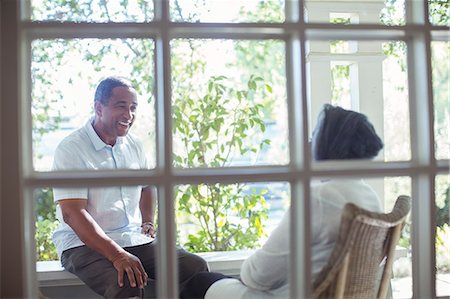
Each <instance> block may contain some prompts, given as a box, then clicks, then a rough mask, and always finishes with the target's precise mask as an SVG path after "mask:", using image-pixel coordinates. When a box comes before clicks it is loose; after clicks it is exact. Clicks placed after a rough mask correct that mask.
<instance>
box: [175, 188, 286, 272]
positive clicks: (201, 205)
mask: <svg viewBox="0 0 450 299" xmlns="http://www.w3.org/2000/svg"><path fill="white" fill-rule="evenodd" d="M175 194H176V200H177V204H176V208H177V210H176V211H177V215H176V217H177V224H178V243H179V245H181V246H182V247H184V248H186V249H187V250H189V251H191V252H211V251H236V250H254V249H258V248H260V247H261V246H262V245H263V244H264V242H265V241H266V240H267V238H268V236H270V233H271V232H272V231H273V230H274V229H275V228H276V227H277V225H278V223H279V222H280V221H281V219H282V217H283V215H284V213H285V211H286V210H287V208H288V207H289V205H290V188H289V184H288V183H286V182H279V183H275V182H270V183H267V182H261V183H238V184H231V185H224V184H213V185H207V184H200V185H180V186H177V188H176V189H175ZM236 270H239V269H236ZM237 274H239V272H238V273H237Z"/></svg>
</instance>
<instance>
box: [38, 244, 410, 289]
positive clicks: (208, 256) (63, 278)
mask: <svg viewBox="0 0 450 299" xmlns="http://www.w3.org/2000/svg"><path fill="white" fill-rule="evenodd" d="M253 252H254V251H253V250H240V251H217V252H200V253H197V254H198V255H199V256H201V257H203V258H204V259H205V260H206V261H207V262H208V265H209V267H210V270H211V271H213V272H220V273H223V274H225V275H229V276H238V275H239V272H240V268H241V265H242V263H243V262H244V261H245V260H246V259H247V257H249V256H250V255H251V254H252V253H253ZM407 254H408V253H407V249H406V248H403V247H400V246H397V248H396V250H395V259H398V258H400V257H406V256H407ZM36 272H37V279H38V284H39V286H40V287H60V286H78V285H84V284H83V282H82V281H81V280H79V279H78V277H76V276H75V275H73V274H72V273H69V272H67V271H66V270H64V268H63V267H62V266H61V263H60V261H47V262H37V263H36Z"/></svg>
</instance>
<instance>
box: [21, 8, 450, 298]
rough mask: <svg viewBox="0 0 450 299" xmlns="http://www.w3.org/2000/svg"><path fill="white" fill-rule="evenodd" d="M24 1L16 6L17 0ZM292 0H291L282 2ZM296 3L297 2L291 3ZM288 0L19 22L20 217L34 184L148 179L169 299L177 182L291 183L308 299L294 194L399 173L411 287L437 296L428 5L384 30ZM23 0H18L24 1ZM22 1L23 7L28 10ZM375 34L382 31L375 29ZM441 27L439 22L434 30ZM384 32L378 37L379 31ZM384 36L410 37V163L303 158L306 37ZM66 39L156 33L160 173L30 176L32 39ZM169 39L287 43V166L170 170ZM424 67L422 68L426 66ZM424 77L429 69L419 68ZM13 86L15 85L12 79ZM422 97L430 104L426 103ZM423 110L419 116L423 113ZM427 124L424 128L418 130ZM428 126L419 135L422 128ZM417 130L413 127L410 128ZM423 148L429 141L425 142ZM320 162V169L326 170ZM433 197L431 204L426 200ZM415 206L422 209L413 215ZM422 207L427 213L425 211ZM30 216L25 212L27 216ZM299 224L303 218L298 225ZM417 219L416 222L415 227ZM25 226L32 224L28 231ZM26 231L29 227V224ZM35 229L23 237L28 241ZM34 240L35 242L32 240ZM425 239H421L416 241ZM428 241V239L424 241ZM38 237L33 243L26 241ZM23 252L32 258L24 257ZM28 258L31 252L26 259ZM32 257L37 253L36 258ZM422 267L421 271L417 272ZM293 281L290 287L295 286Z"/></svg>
mask: <svg viewBox="0 0 450 299" xmlns="http://www.w3.org/2000/svg"><path fill="white" fill-rule="evenodd" d="M21 3H22V2H21ZM288 3H290V1H288ZM292 3H294V2H292ZM292 3H290V5H287V6H286V7H287V13H286V15H287V16H292V17H291V18H290V19H291V21H290V22H289V23H285V24H184V23H178V24H172V23H170V22H169V20H168V2H167V1H156V3H155V22H153V23H150V24H75V23H68V24H58V23H45V24H38V23H31V22H27V21H24V22H23V27H22V28H23V29H22V32H21V33H22V40H21V45H22V46H21V53H20V57H21V58H23V59H21V61H25V62H26V63H25V64H24V65H23V66H22V68H21V70H20V71H21V73H20V75H21V78H22V80H21V81H20V82H25V83H23V84H25V86H20V87H21V90H22V91H23V94H22V95H21V96H22V98H23V99H25V101H24V102H25V103H24V105H21V104H20V103H18V104H17V105H19V107H24V109H23V110H22V114H21V115H22V118H21V122H22V126H23V132H24V133H26V134H25V136H26V138H25V139H26V140H25V142H24V143H23V144H22V147H19V145H18V144H15V145H14V146H15V147H16V148H15V149H17V150H21V153H22V157H23V158H25V159H23V160H22V161H23V163H24V164H23V171H24V172H23V179H24V180H23V182H22V187H24V188H25V189H22V190H27V191H26V192H25V193H24V194H23V197H24V199H25V200H24V204H25V206H26V207H28V208H26V209H25V211H26V213H25V215H29V214H30V213H29V212H30V211H34V209H33V200H32V194H31V193H32V192H31V190H32V188H34V187H37V186H47V185H52V186H53V185H67V186H69V185H72V186H73V185H81V184H83V185H114V184H117V183H119V182H122V183H123V182H124V180H125V182H126V183H137V184H139V183H142V182H147V183H148V182H150V183H155V184H156V185H157V186H158V191H159V193H158V195H159V199H160V200H159V204H158V208H159V212H160V214H159V217H160V218H159V219H160V221H161V222H162V224H163V225H161V229H162V231H161V235H160V248H159V249H160V252H164V253H165V254H164V255H160V257H161V258H160V259H159V260H160V263H159V267H160V268H159V269H160V272H159V273H162V276H163V277H162V279H160V280H159V281H160V283H159V285H158V287H159V292H160V293H159V295H160V296H161V297H173V296H175V295H176V293H177V290H176V285H173V284H167V283H164V281H166V282H168V281H177V280H176V279H175V278H176V271H175V269H176V264H175V263H174V254H167V253H168V252H174V249H175V240H174V238H175V234H174V232H175V227H174V214H173V210H174V206H173V201H172V197H173V192H172V191H173V189H172V188H173V187H174V185H176V184H180V183H196V182H205V181H220V182H231V181H245V182H248V181H288V182H290V184H291V190H292V199H293V200H292V201H291V206H292V213H293V216H296V215H303V216H306V217H305V218H304V219H303V221H300V220H299V218H300V217H292V218H291V219H292V221H293V222H292V223H293V225H292V227H293V229H292V230H291V236H292V237H294V239H295V240H296V241H297V242H292V243H293V245H292V249H293V252H294V254H293V257H292V258H293V265H295V266H296V267H294V268H293V270H292V271H291V278H292V279H295V280H297V281H299V282H300V283H299V284H291V290H292V295H291V296H292V298H297V297H306V296H307V295H309V294H310V293H309V292H310V286H309V285H310V284H309V278H308V275H305V274H304V273H305V272H306V269H308V268H309V266H310V265H309V263H308V262H307V261H308V260H309V259H308V257H309V254H310V253H309V252H308V250H309V249H308V247H307V246H306V248H304V246H303V245H302V244H305V243H304V241H306V240H308V238H309V236H306V235H304V231H305V230H304V229H303V228H304V227H306V226H307V225H308V223H309V218H308V213H307V212H306V211H308V207H309V200H305V201H300V200H295V198H302V197H303V198H306V199H309V181H310V180H311V178H312V177H314V176H318V175H324V174H329V175H330V174H331V175H362V174H363V175H372V176H377V175H378V176H380V175H393V174H396V175H405V176H412V179H413V183H412V185H413V189H412V198H413V210H412V213H413V230H414V235H413V244H412V247H413V267H414V271H413V279H414V280H413V282H414V283H413V291H414V297H417V298H428V297H434V296H435V273H434V271H433V269H434V265H435V263H434V246H433V244H434V231H433V229H432V225H433V223H432V222H433V217H432V216H431V215H432V213H431V211H433V208H434V206H433V203H434V177H435V175H437V174H438V173H446V172H448V164H447V163H436V161H435V159H434V148H433V146H432V145H433V144H434V143H433V136H434V135H433V131H432V128H433V117H432V113H433V109H432V107H433V99H432V89H431V71H429V70H431V66H430V54H429V53H430V41H431V38H430V34H431V33H430V30H431V27H429V26H427V22H428V21H427V20H428V14H427V4H426V1H424V2H422V1H412V2H411V3H410V2H407V4H411V5H408V7H409V8H410V9H411V10H410V11H411V12H412V13H411V14H408V16H409V19H408V21H412V22H414V23H415V24H425V25H423V26H417V25H406V26H405V27H401V28H397V27H395V28H387V27H384V26H380V25H353V26H346V27H345V30H343V28H344V27H342V28H340V26H336V25H328V24H309V23H305V22H303V21H302V20H303V10H302V9H300V7H303V5H302V4H303V3H296V4H297V5H294V4H292ZM22 4H23V3H22ZM25 7H26V6H25ZM379 29H382V30H381V33H380V30H379ZM434 29H437V28H434ZM380 34H381V35H380ZM380 36H381V37H383V38H389V39H405V40H406V41H407V43H408V57H409V60H408V68H409V74H408V75H409V82H410V87H409V88H410V96H409V97H410V105H411V107H410V108H411V109H410V111H411V112H410V119H411V120H415V122H411V132H412V134H413V135H415V136H414V137H413V138H412V139H411V140H412V144H411V147H412V154H413V160H412V161H411V162H404V163H371V164H370V165H369V166H367V165H362V164H358V163H355V164H354V165H353V164H352V165H351V166H350V167H349V168H348V169H345V168H342V165H340V164H336V167H333V171H330V170H329V168H328V167H329V166H331V165H333V164H332V163H331V164H324V165H323V166H322V165H318V166H317V167H316V165H311V163H309V160H308V157H309V152H308V150H309V149H308V142H307V132H308V127H307V126H308V119H307V109H308V104H307V98H306V92H305V88H303V87H304V86H306V79H305V78H306V76H305V75H306V71H305V58H304V57H305V55H302V53H304V50H305V40H306V39H305V38H308V39H314V40H316V39H317V40H326V39H330V38H331V37H333V38H338V39H368V40H372V39H373V40H378V39H380ZM55 37H61V38H70V37H79V38H86V37H96V38H110V37H122V38H125V37H141V38H154V39H155V44H156V48H155V60H156V61H155V62H156V64H155V65H156V69H155V76H156V84H157V85H156V86H157V88H156V119H157V169H156V170H155V171H140V172H132V171H119V172H116V171H115V172H114V173H105V175H103V174H102V173H95V174H92V173H83V172H76V173H71V174H69V173H66V174H62V173H57V174H55V173H49V174H44V173H35V172H33V171H32V165H31V161H32V160H31V158H30V157H31V155H32V153H31V146H30V144H31V121H30V119H31V117H30V116H31V115H30V112H29V111H30V109H27V108H28V107H30V106H31V98H30V96H29V95H30V94H31V93H30V92H29V91H30V90H31V87H30V84H31V83H30V81H31V80H30V79H29V78H31V76H30V67H29V66H30V61H31V58H30V57H31V54H30V50H29V49H30V44H31V41H32V40H33V39H36V38H55ZM175 37H195V38H197V37H210V38H236V39H237V38H274V37H275V38H279V39H283V40H285V41H286V43H287V44H286V49H287V55H286V59H287V63H286V66H287V72H286V76H287V89H288V107H289V109H288V110H289V111H290V113H289V126H290V127H289V134H290V135H289V141H290V161H291V162H290V165H289V166H288V167H284V166H275V167H258V168H256V167H255V168H248V169H247V168H245V167H244V168H230V169H207V170H182V171H178V170H177V171H175V170H174V169H172V167H171V165H172V164H171V155H167V154H166V153H171V149H172V135H171V123H170V118H164V115H171V113H170V111H171V97H170V95H171V87H170V67H168V66H170V49H169V41H170V39H172V38H175ZM423 69H426V70H428V71H427V72H423ZM424 73H425V74H424ZM17 85H18V86H19V84H17ZM424 99H426V100H424ZM424 111H425V112H424ZM424 128H425V129H424ZM424 130H425V132H423V131H424ZM414 132H417V134H415V133H414ZM423 144H429V145H430V146H429V147H422V146H421V145H423ZM322 167H323V168H322ZM424 198H430V201H426V200H423V199H424ZM419 211H420V213H419ZM424 211H426V212H424ZM26 219H27V217H24V220H23V221H24V226H25V228H28V229H29V230H30V231H31V232H34V223H33V221H29V223H26V222H27V220H26ZM28 219H30V218H28ZM294 219H296V220H299V221H295V220H294ZM419 223H420V226H419ZM30 227H31V228H30ZM25 231H28V230H27V229H25ZM33 235H34V234H33V233H28V236H27V239H28V240H30V238H29V237H30V236H33ZM31 239H34V238H31ZM419 240H421V241H422V242H419ZM424 240H427V241H431V242H423V241H424ZM32 243H34V242H32ZM33 250H34V244H25V248H24V250H23V251H24V253H27V252H29V251H32V252H33ZM25 256H30V255H28V254H25ZM31 256H34V255H31ZM32 259H33V258H32ZM419 269H420V271H419ZM26 272H27V274H28V275H27V276H28V280H27V281H26V283H25V285H26V288H27V290H28V293H30V294H32V293H33V290H32V288H35V287H36V286H35V275H34V273H33V271H32V270H31V271H30V269H26ZM294 285H296V287H295V286H294Z"/></svg>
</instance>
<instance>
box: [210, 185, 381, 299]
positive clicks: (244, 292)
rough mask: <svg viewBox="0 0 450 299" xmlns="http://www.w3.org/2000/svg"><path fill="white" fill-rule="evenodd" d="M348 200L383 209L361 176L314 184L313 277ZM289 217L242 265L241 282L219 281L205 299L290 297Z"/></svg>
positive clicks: (329, 248)
mask: <svg viewBox="0 0 450 299" xmlns="http://www.w3.org/2000/svg"><path fill="white" fill-rule="evenodd" d="M349 202H351V203H354V204H356V205H358V206H359V207H362V208H365V209H367V210H370V211H374V212H381V203H380V200H379V198H378V196H377V195H376V193H375V192H374V191H373V189H372V188H371V187H370V186H369V185H367V184H366V183H364V182H363V181H362V180H360V179H334V180H328V181H323V182H320V183H318V184H314V185H313V186H311V222H312V231H311V241H312V242H311V256H312V277H313V279H314V278H315V277H316V276H317V274H318V273H319V272H320V270H321V269H322V268H323V267H324V266H325V264H326V262H327V261H328V258H329V256H330V254H331V251H332V250H333V247H334V244H335V242H336V238H337V235H338V230H339V224H340V220H341V214H342V209H343V207H344V205H345V204H346V203H349ZM289 218H290V211H289V210H288V211H287V212H286V213H285V215H284V216H283V219H282V220H281V222H280V224H279V225H278V226H277V228H276V229H275V230H274V231H273V232H272V234H271V235H270V237H269V239H268V240H267V242H266V243H265V244H264V245H263V247H262V248H261V249H259V250H257V251H256V252H255V253H254V254H253V255H251V256H250V257H249V258H248V259H247V260H246V261H245V262H244V263H243V264H242V267H241V281H240V280H237V279H231V278H230V279H228V278H227V279H222V280H219V281H217V282H215V283H214V284H213V285H212V286H211V287H210V288H209V289H208V291H207V293H206V296H205V298H206V299H222V298H223V299H225V298H233V299H251V298H255V299H269V298H271V299H275V298H277V299H278V298H289V283H288V277H289V265H290V260H289V222H290V221H289Z"/></svg>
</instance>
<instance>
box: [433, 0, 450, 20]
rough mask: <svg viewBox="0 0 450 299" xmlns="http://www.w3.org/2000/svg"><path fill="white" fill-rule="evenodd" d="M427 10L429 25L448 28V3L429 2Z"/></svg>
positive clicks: (443, 1) (449, 5)
mask: <svg viewBox="0 0 450 299" xmlns="http://www.w3.org/2000/svg"><path fill="white" fill-rule="evenodd" d="M428 9H429V14H430V23H431V24H433V25H439V26H450V3H449V2H448V1H445V0H429V1H428Z"/></svg>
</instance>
